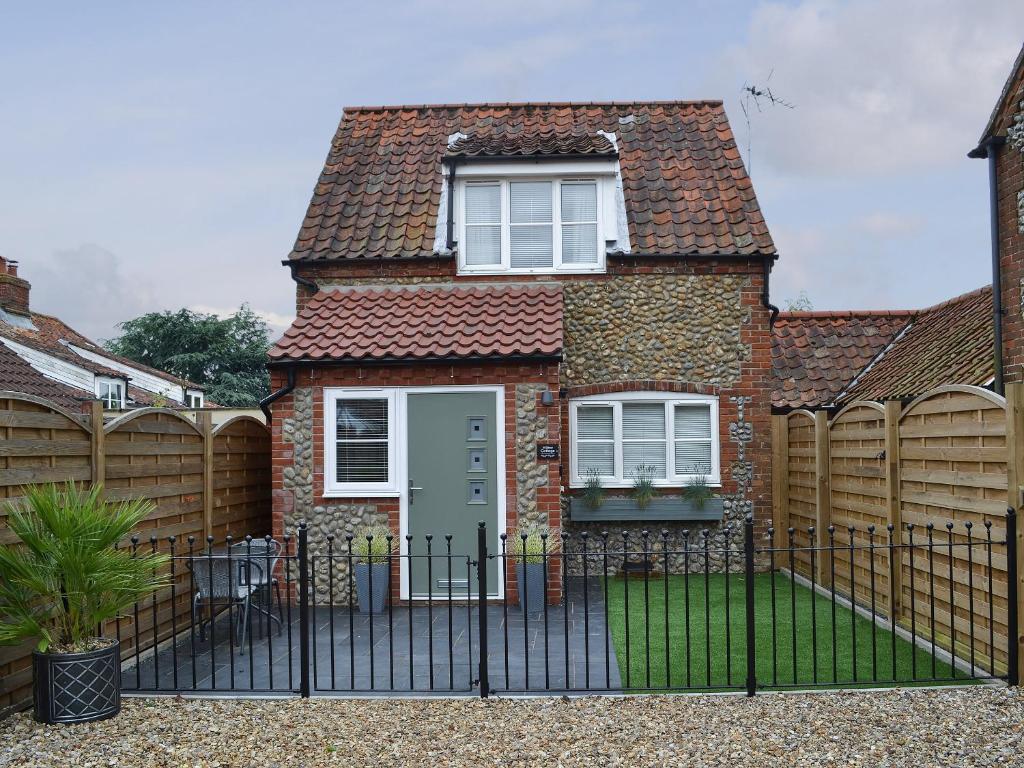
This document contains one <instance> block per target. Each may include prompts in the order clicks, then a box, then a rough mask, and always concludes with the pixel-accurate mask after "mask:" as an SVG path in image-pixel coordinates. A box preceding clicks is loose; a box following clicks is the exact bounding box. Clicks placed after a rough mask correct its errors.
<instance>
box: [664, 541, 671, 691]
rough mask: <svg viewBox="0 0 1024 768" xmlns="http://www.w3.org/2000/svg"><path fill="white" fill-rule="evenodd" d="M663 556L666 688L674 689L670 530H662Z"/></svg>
mask: <svg viewBox="0 0 1024 768" xmlns="http://www.w3.org/2000/svg"><path fill="white" fill-rule="evenodd" d="M661 556H662V558H663V560H664V563H663V567H662V571H663V574H664V580H665V589H664V592H665V616H664V621H665V688H671V687H672V654H671V653H669V648H670V645H671V637H672V632H671V629H670V627H669V614H670V611H669V605H670V603H671V602H672V600H671V598H670V595H669V580H668V557H669V555H668V530H666V529H664V528H662V529H661Z"/></svg>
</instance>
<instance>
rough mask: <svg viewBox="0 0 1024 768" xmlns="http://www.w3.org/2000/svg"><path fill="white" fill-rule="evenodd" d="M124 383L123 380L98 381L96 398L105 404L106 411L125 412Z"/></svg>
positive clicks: (102, 379)
mask: <svg viewBox="0 0 1024 768" xmlns="http://www.w3.org/2000/svg"><path fill="white" fill-rule="evenodd" d="M124 390H125V386H124V381H122V380H121V379H108V378H97V379H96V397H97V398H99V399H100V401H101V402H102V403H103V410H105V411H121V410H124V407H125V403H124Z"/></svg>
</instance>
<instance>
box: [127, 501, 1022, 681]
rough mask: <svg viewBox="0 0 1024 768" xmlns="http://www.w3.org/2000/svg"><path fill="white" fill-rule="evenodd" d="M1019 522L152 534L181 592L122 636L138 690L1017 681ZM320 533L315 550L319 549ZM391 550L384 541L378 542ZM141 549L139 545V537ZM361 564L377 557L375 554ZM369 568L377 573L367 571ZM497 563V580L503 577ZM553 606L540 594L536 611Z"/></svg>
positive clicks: (131, 619)
mask: <svg viewBox="0 0 1024 768" xmlns="http://www.w3.org/2000/svg"><path fill="white" fill-rule="evenodd" d="M1016 524H1017V523H1016V514H1015V512H1014V511H1013V510H1009V511H1008V514H1007V516H1006V518H1005V519H1000V520H997V521H988V520H986V521H984V522H983V523H982V524H981V525H980V528H981V529H982V530H983V532H982V533H980V534H979V532H978V531H977V530H976V527H975V526H972V524H971V523H969V522H968V523H958V524H954V523H943V524H942V525H940V526H937V527H936V526H933V525H925V526H923V527H922V526H916V525H907V526H905V527H903V529H902V530H897V529H895V528H894V527H892V526H889V527H888V528H887V529H885V530H877V529H876V528H875V527H873V526H865V527H861V528H856V527H845V528H835V527H829V528H828V529H827V530H826V531H825V533H824V535H821V534H819V533H818V532H817V531H815V529H814V528H810V529H807V530H805V531H801V532H800V534H801V537H802V538H803V536H804V535H805V536H806V543H804V541H801V543H800V544H799V545H798V544H797V543H796V541H795V539H796V536H797V531H795V530H794V529H792V528H790V529H788V530H785V531H778V530H774V529H771V528H769V529H767V530H765V531H762V532H761V533H760V534H755V527H754V524H753V521H752V520H751V519H749V518H748V519H747V520H746V521H745V522H744V523H741V524H739V525H729V524H726V525H723V526H722V527H720V528H718V529H716V530H713V531H712V530H700V531H688V530H684V531H681V532H678V533H670V532H669V531H660V532H650V531H643V532H641V533H639V534H637V533H632V534H630V533H626V532H617V533H613V532H610V531H602V532H600V533H592V532H591V533H588V532H579V533H574V534H571V535H570V534H567V533H557V534H551V535H548V536H543V537H541V539H542V544H541V547H540V549H539V551H537V550H530V551H528V554H527V556H526V557H522V556H519V555H517V554H516V553H517V552H522V551H527V549H526V542H525V541H524V542H522V544H523V546H522V547H518V548H517V547H512V546H510V542H509V540H508V538H507V537H506V536H505V535H502V536H501V537H499V542H498V546H497V547H496V548H494V547H491V546H489V544H488V541H489V539H488V531H487V530H486V528H485V527H484V525H483V524H482V523H481V524H480V526H479V528H478V531H477V545H476V548H475V551H474V552H458V551H454V550H453V544H452V541H453V537H452V536H443V537H440V538H436V537H433V536H425V537H423V538H422V539H417V540H414V539H413V537H412V536H406V537H404V539H402V540H401V541H398V539H397V538H394V537H391V536H388V537H387V542H386V547H384V548H383V549H381V550H378V549H374V545H373V542H372V540H370V541H368V542H367V546H366V547H360V546H357V545H360V544H361V542H359V541H356V540H355V539H353V537H352V536H344V537H340V538H336V537H334V536H317V537H315V538H314V537H312V536H311V533H310V531H309V530H308V529H307V528H306V527H305V525H300V526H299V528H298V530H297V532H296V535H295V536H294V537H293V536H290V535H289V536H284V537H282V540H281V542H280V543H279V544H278V542H276V541H274V540H273V539H271V538H270V537H265V538H263V539H252V538H251V537H245V539H243V540H242V541H233V540H231V539H230V537H229V538H228V539H226V540H225V541H223V542H219V543H218V542H215V541H214V540H213V539H212V538H209V539H207V540H206V541H205V542H202V543H200V542H197V541H195V540H193V539H188V540H187V542H186V544H185V546H184V547H183V546H182V545H181V542H178V541H176V540H175V539H174V538H173V537H171V538H168V539H166V540H163V541H157V540H156V539H151V540H150V541H149V548H150V549H151V550H153V551H157V550H158V549H161V548H163V549H165V550H166V551H167V553H168V554H169V555H170V561H169V570H170V575H171V580H170V586H169V587H168V588H166V589H164V590H162V591H161V592H159V593H157V594H155V595H153V596H152V597H151V598H148V599H147V600H146V601H143V602H140V603H139V604H137V605H136V606H135V607H134V609H133V610H132V612H131V614H130V615H129V616H128V617H125V618H123V619H121V620H119V621H117V622H116V625H115V631H116V632H117V635H118V637H119V639H121V640H122V642H123V644H124V645H125V646H126V647H130V652H129V655H128V657H127V658H126V665H125V669H124V671H123V673H122V687H123V689H124V690H126V691H139V692H194V693H203V692H228V693H230V692H252V693H261V694H267V693H298V694H300V695H302V696H310V695H315V694H330V693H350V694H360V695H363V694H365V695H373V694H385V695H386V694H403V693H417V694H420V693H422V694H430V693H437V694H448V695H452V694H470V693H475V694H477V695H480V696H488V695H489V694H490V693H492V692H494V693H543V692H552V693H567V692H568V693H572V692H581V693H582V692H645V691H652V692H653V691H719V690H721V691H745V692H746V693H747V694H748V695H754V694H755V693H756V692H757V691H758V690H763V689H777V690H783V689H793V688H822V687H858V686H861V687H864V686H887V685H921V684H941V683H973V682H986V681H996V680H1005V681H1007V682H1009V683H1010V684H1013V685H1016V684H1017V682H1018V679H1019V676H1018V658H1017V644H1016V642H1014V639H1015V638H1016V637H1017V627H1018V616H1017V599H1016V589H1017V584H1016V579H1015V578H1012V577H1009V576H1008V575H1009V574H1015V573H1017V570H1016V569H1017V562H1016V549H1015V547H1014V546H1011V545H1009V544H1008V542H1013V541H1014V540H1015V536H1016ZM311 539H312V540H311ZM378 544H379V542H378ZM130 546H131V547H132V549H133V551H138V549H139V547H140V546H145V545H144V544H141V545H140V542H139V541H138V540H132V542H131V545H130ZM367 552H370V553H371V554H370V555H369V556H367V554H366V553H367ZM374 566H376V567H374ZM489 569H490V570H492V571H493V572H496V574H497V579H496V581H491V576H493V573H492V574H491V575H490V576H489V574H488V570H489ZM538 598H539V599H538Z"/></svg>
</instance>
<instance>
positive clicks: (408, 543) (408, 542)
mask: <svg viewBox="0 0 1024 768" xmlns="http://www.w3.org/2000/svg"><path fill="white" fill-rule="evenodd" d="M405 557H406V564H407V565H408V566H409V567H408V569H407V575H408V579H407V582H408V591H409V595H408V598H409V599H408V603H406V607H407V608H408V611H407V612H408V616H409V690H410V691H414V690H416V677H415V663H414V662H413V647H414V646H413V639H412V638H413V610H412V602H413V600H412V566H413V559H412V534H411V533H407V534H406V535H405Z"/></svg>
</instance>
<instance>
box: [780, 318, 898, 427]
mask: <svg viewBox="0 0 1024 768" xmlns="http://www.w3.org/2000/svg"><path fill="white" fill-rule="evenodd" d="M911 314H912V313H910V312H902V311H894V312H782V313H780V314H779V317H778V319H777V320H776V321H775V325H774V326H772V374H773V377H774V379H775V385H774V388H773V391H772V405H773V406H774V407H776V408H815V407H818V406H822V405H827V404H829V403H831V402H832V401H833V400H834V399H835V398H836V397H837V396H838V395H839V393H840V392H842V391H843V389H845V388H846V387H847V386H849V384H850V382H852V381H853V380H854V378H855V377H856V376H857V374H858V373H860V372H861V371H862V370H863V369H864V367H865V366H866V365H867V364H868V363H870V362H871V361H872V360H873V359H874V358H875V356H876V355H878V353H880V352H881V351H882V350H883V349H885V347H886V345H888V344H889V343H890V342H891V341H892V340H893V338H895V336H896V335H897V334H898V333H899V332H900V330H902V329H903V328H904V327H905V326H906V325H907V323H908V322H909V321H910V318H911Z"/></svg>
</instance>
